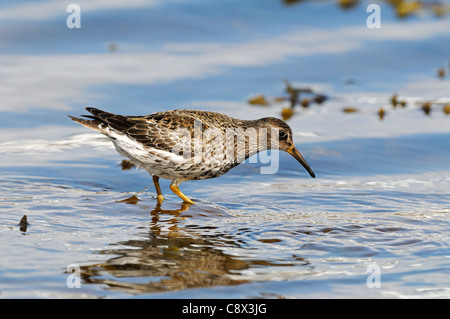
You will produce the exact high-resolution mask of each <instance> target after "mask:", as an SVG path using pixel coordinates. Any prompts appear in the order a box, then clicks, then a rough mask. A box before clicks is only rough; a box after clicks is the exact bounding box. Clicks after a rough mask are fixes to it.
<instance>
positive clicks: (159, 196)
mask: <svg viewBox="0 0 450 319" xmlns="http://www.w3.org/2000/svg"><path fill="white" fill-rule="evenodd" d="M153 184H155V189H156V194H157V196H156V198H157V203H158V204H162V202H163V201H164V196H163V194H162V192H161V187H160V186H159V177H158V176H153Z"/></svg>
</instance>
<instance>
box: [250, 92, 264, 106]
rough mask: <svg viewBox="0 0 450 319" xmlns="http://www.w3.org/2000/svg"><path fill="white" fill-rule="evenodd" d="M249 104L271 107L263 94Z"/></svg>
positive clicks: (253, 98) (255, 97) (252, 99)
mask: <svg viewBox="0 0 450 319" xmlns="http://www.w3.org/2000/svg"><path fill="white" fill-rule="evenodd" d="M248 103H249V104H252V105H262V106H267V105H269V102H267V99H266V98H265V97H264V95H262V94H261V93H260V94H257V95H256V96H254V97H252V98H250V99H248Z"/></svg>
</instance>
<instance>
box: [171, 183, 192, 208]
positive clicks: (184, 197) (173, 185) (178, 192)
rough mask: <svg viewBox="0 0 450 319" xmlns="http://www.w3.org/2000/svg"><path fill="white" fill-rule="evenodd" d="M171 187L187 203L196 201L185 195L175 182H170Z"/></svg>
mask: <svg viewBox="0 0 450 319" xmlns="http://www.w3.org/2000/svg"><path fill="white" fill-rule="evenodd" d="M170 189H171V190H172V192H174V193H175V194H176V195H177V196H178V197H180V198H181V199H182V200H184V202H185V203H188V204H194V202H193V201H192V200H190V199H189V198H187V197H186V195H184V194H183V193H182V192H181V191H180V189H179V188H178V186H177V185H175V184H170Z"/></svg>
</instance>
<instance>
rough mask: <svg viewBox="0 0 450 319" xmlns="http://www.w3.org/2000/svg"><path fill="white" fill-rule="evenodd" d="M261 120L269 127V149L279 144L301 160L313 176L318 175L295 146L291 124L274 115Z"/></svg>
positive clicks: (283, 149) (279, 146) (280, 147)
mask: <svg viewBox="0 0 450 319" xmlns="http://www.w3.org/2000/svg"><path fill="white" fill-rule="evenodd" d="M260 121H263V122H264V124H265V125H264V127H266V128H267V129H268V130H267V134H268V149H272V148H273V145H275V146H276V145H277V144H278V147H277V148H278V149H279V150H281V151H285V152H287V153H289V154H291V155H292V156H293V157H294V158H295V159H296V160H297V161H299V163H300V164H302V166H303V167H304V168H305V169H306V170H307V171H308V173H309V175H311V177H313V178H314V177H316V176H315V174H314V172H313V170H312V169H311V167H310V166H309V164H308V163H307V162H306V160H305V159H304V158H303V156H302V155H301V154H300V152H299V151H298V150H297V148H296V147H295V145H294V141H293V137H292V130H291V128H290V127H289V125H288V124H287V123H286V122H284V121H282V120H280V119H277V118H274V117H266V118H263V119H261V120H260ZM274 135H275V136H274ZM273 139H276V140H277V141H278V143H272V140H273Z"/></svg>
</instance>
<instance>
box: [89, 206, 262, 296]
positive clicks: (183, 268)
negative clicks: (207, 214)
mask: <svg viewBox="0 0 450 319" xmlns="http://www.w3.org/2000/svg"><path fill="white" fill-rule="evenodd" d="M190 206H191V205H189V204H187V203H182V204H181V207H180V209H175V210H162V209H161V208H160V204H157V205H156V207H155V209H154V210H152V211H151V213H150V215H151V217H152V218H151V221H150V223H149V228H148V233H147V234H146V233H145V231H144V232H141V233H140V235H141V237H142V238H133V239H131V240H127V241H121V242H119V243H117V244H115V243H112V244H110V247H108V248H107V249H105V250H101V251H98V252H96V253H98V254H99V255H101V256H102V257H105V256H111V257H109V258H108V259H107V260H104V261H102V262H96V263H93V264H88V265H83V266H81V269H80V270H81V278H82V279H83V281H84V283H86V284H89V283H93V284H101V285H105V286H107V287H109V289H112V290H118V291H122V292H126V293H132V294H139V293H155V292H156V293H158V292H167V291H174V290H181V289H189V288H199V287H213V286H229V285H239V284H242V283H244V282H246V280H245V279H239V278H232V277H231V276H232V275H235V274H236V272H237V271H240V270H243V269H247V268H249V266H250V264H251V263H250V262H248V261H244V260H241V259H239V258H235V257H234V256H231V255H228V254H226V253H225V252H224V251H223V249H221V246H225V245H235V246H238V245H239V244H238V243H234V242H233V240H232V239H231V238H228V237H227V236H217V238H216V236H210V234H208V233H206V234H205V233H203V232H202V231H199V232H197V231H195V227H192V226H195V225H192V224H190V226H191V227H190V228H185V227H183V223H182V221H183V220H185V218H186V215H183V214H180V213H181V212H184V211H185V210H187V209H189V207H190ZM198 227H200V225H198ZM213 228H214V227H212V226H211V227H210V229H213ZM218 234H222V233H218ZM223 235H225V234H223ZM256 263H262V261H261V262H258V261H256Z"/></svg>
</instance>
